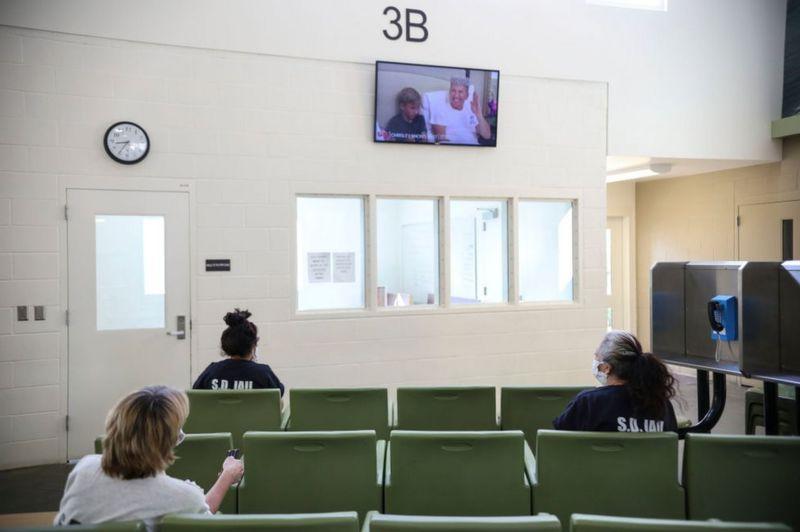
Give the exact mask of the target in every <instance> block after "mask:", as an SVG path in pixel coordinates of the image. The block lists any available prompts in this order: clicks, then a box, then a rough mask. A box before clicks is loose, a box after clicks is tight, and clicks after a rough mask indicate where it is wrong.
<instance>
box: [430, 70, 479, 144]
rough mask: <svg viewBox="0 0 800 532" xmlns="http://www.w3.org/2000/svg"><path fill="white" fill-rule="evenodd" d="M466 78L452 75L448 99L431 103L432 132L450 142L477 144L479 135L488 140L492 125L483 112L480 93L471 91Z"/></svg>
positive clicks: (436, 136)
mask: <svg viewBox="0 0 800 532" xmlns="http://www.w3.org/2000/svg"><path fill="white" fill-rule="evenodd" d="M469 89H470V85H469V80H468V79H467V78H458V77H455V78H451V79H450V90H449V91H448V93H447V97H446V99H447V101H446V102H444V103H443V104H441V105H432V106H431V132H432V133H433V138H434V140H435V141H436V142H442V143H449V144H478V136H480V137H481V138H482V139H485V140H489V139H491V137H492V128H491V127H490V126H489V123H488V122H487V121H486V118H484V116H483V112H482V111H481V104H480V96H479V95H478V93H477V92H475V91H473V94H472V99H471V100H470V102H469V105H467V100H468V99H469V92H470V90H469Z"/></svg>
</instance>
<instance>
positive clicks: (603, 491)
mask: <svg viewBox="0 0 800 532" xmlns="http://www.w3.org/2000/svg"><path fill="white" fill-rule="evenodd" d="M536 446H537V450H536V480H535V482H534V485H533V494H534V503H533V509H534V511H535V512H537V513H538V512H547V513H549V514H554V515H555V516H557V517H558V518H559V519H560V520H561V522H562V523H567V522H569V517H570V515H572V514H573V513H592V514H606V515H615V516H624V517H654V518H664V519H684V518H685V517H686V512H685V504H684V491H683V488H682V487H681V486H680V485H679V484H678V435H677V434H675V433H674V432H651V433H634V434H631V433H617V432H568V431H555V430H540V431H539V436H538V438H537V440H536Z"/></svg>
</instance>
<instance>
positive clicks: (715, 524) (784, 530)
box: [569, 514, 791, 532]
mask: <svg viewBox="0 0 800 532" xmlns="http://www.w3.org/2000/svg"><path fill="white" fill-rule="evenodd" d="M569 530H570V532H622V531H625V530H630V531H631V532H634V531H635V532H673V531H674V532H705V531H707V530H725V531H730V532H790V531H791V529H790V528H789V527H788V526H786V525H781V524H778V523H733V522H730V521H682V520H679V519H644V518H641V517H610V516H607V515H585V514H572V520H571V522H570V527H569Z"/></svg>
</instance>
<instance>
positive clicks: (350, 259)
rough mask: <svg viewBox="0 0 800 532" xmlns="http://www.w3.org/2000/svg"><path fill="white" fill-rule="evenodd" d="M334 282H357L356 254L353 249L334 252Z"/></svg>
mask: <svg viewBox="0 0 800 532" xmlns="http://www.w3.org/2000/svg"><path fill="white" fill-rule="evenodd" d="M333 282H334V283H354V282H356V254H355V252H353V251H349V252H345V253H334V254H333Z"/></svg>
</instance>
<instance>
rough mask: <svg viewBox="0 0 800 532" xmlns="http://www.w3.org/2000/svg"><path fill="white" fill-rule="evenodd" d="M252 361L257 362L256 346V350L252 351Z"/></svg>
mask: <svg viewBox="0 0 800 532" xmlns="http://www.w3.org/2000/svg"><path fill="white" fill-rule="evenodd" d="M252 361H253V362H258V346H256V348H255V349H253V358H252Z"/></svg>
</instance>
